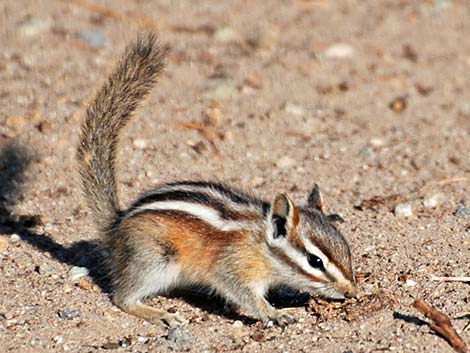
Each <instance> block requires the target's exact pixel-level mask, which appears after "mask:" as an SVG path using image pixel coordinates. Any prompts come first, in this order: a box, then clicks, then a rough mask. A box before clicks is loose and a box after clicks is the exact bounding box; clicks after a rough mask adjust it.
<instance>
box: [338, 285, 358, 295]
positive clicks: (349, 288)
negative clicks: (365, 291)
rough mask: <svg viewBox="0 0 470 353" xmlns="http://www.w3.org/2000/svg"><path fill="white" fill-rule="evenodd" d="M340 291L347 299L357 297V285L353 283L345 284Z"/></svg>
mask: <svg viewBox="0 0 470 353" xmlns="http://www.w3.org/2000/svg"><path fill="white" fill-rule="evenodd" d="M340 290H341V292H342V293H343V294H344V296H345V297H346V298H354V297H355V296H356V295H357V287H356V284H355V283H352V282H347V283H343V284H342V285H341V287H340Z"/></svg>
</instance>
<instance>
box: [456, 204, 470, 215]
mask: <svg viewBox="0 0 470 353" xmlns="http://www.w3.org/2000/svg"><path fill="white" fill-rule="evenodd" d="M454 216H457V217H469V216H470V207H465V206H463V205H460V206H459V207H458V208H457V209H456V210H455V212H454Z"/></svg>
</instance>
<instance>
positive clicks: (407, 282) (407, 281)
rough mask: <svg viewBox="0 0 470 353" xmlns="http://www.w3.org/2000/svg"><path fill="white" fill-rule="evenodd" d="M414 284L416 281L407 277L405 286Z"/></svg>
mask: <svg viewBox="0 0 470 353" xmlns="http://www.w3.org/2000/svg"><path fill="white" fill-rule="evenodd" d="M416 284H417V283H416V282H415V281H413V280H412V279H409V278H408V279H407V280H406V281H405V286H407V287H414V286H416Z"/></svg>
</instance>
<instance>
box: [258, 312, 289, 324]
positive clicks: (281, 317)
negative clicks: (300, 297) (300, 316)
mask: <svg viewBox="0 0 470 353" xmlns="http://www.w3.org/2000/svg"><path fill="white" fill-rule="evenodd" d="M271 322H272V323H274V324H276V325H277V326H280V327H285V326H287V325H292V324H293V323H295V319H294V317H293V316H291V315H289V314H287V313H283V312H277V313H276V315H274V316H273V317H270V318H269V319H268V320H266V321H265V322H264V326H265V327H268V326H270V323H271ZM271 325H272V324H271Z"/></svg>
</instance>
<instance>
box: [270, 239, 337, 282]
mask: <svg viewBox="0 0 470 353" xmlns="http://www.w3.org/2000/svg"><path fill="white" fill-rule="evenodd" d="M269 245H270V246H271V249H272V251H273V252H274V253H276V254H277V255H278V257H279V258H280V259H284V261H285V259H286V258H288V259H289V261H290V262H289V264H291V265H292V266H293V265H294V264H295V266H294V267H295V268H297V269H298V272H299V273H301V274H303V275H304V276H305V275H308V276H309V277H311V278H312V280H314V281H316V282H328V277H327V276H326V274H325V273H324V272H323V271H320V270H318V269H315V268H313V267H311V266H310V265H309V263H308V261H307V256H306V253H305V252H303V251H299V250H298V249H296V248H294V247H293V246H292V245H291V244H290V243H289V241H288V240H287V239H286V238H278V239H274V240H273V241H272V242H271V244H269ZM281 254H282V256H281ZM322 256H324V255H323V254H322Z"/></svg>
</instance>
